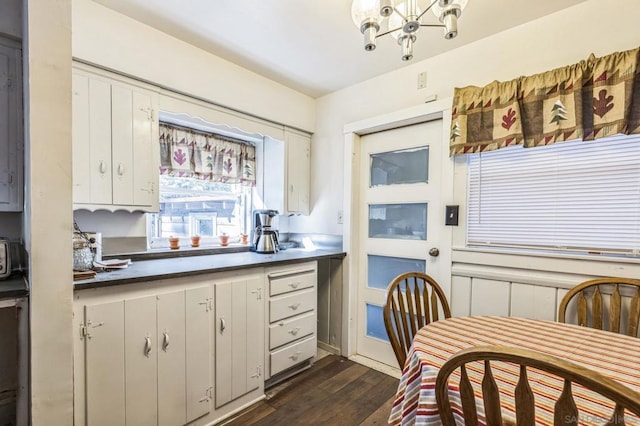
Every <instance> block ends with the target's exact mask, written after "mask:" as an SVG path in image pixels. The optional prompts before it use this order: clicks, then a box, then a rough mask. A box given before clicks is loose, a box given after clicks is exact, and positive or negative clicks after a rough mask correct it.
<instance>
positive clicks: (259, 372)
mask: <svg viewBox="0 0 640 426" xmlns="http://www.w3.org/2000/svg"><path fill="white" fill-rule="evenodd" d="M261 376H262V366H261V365H258V366H257V367H256V372H255V374H252V375H251V378H252V379H258V378H260V377H261Z"/></svg>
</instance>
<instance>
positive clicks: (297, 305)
mask: <svg viewBox="0 0 640 426" xmlns="http://www.w3.org/2000/svg"><path fill="white" fill-rule="evenodd" d="M299 307H300V303H295V304H293V305H289V308H291V309H292V310H294V311H295V310H296V309H298V308H299Z"/></svg>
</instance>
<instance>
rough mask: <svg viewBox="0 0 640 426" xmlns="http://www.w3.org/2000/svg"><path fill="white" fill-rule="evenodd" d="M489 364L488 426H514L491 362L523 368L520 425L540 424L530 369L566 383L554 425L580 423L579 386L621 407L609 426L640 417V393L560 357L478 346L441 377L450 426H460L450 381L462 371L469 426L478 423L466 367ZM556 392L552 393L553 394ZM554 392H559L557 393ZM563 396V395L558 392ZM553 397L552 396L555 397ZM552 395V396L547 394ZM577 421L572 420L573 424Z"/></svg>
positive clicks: (439, 391) (442, 409)
mask: <svg viewBox="0 0 640 426" xmlns="http://www.w3.org/2000/svg"><path fill="white" fill-rule="evenodd" d="M473 361H484V376H483V379H482V395H483V402H484V411H485V417H486V424H487V425H503V424H514V423H513V421H512V420H507V421H503V418H502V409H501V406H500V394H499V389H498V386H497V385H496V382H495V379H494V377H493V373H492V371H491V361H505V362H510V363H514V364H517V365H519V366H520V377H519V380H518V383H517V385H516V388H515V410H516V422H515V424H516V425H535V424H537V423H539V422H536V417H535V405H534V397H535V396H534V393H533V392H532V390H531V387H530V385H529V379H528V378H527V367H530V368H533V369H537V370H542V371H545V372H548V373H551V374H552V375H554V376H557V377H558V378H560V379H564V387H563V389H562V393H561V394H560V396H559V398H558V399H557V401H556V403H555V410H554V424H556V425H558V424H575V425H577V424H578V421H577V419H579V418H580V417H579V412H578V409H577V407H576V404H575V401H574V399H573V395H572V393H571V384H572V383H578V384H580V385H582V386H584V387H585V388H587V389H590V390H592V391H594V392H596V393H598V394H600V395H602V396H603V397H605V398H607V399H609V400H610V401H612V402H613V403H615V409H614V410H613V413H612V416H611V420H610V421H609V422H608V423H606V425H624V410H625V409H627V410H629V411H630V412H632V413H634V414H635V415H637V416H640V393H638V392H634V391H633V390H631V389H629V388H628V387H626V386H624V385H622V384H620V383H618V382H615V381H613V380H611V379H609V378H608V377H605V376H603V375H601V374H599V373H597V372H595V371H592V370H589V369H588V368H584V367H582V366H579V365H577V364H574V363H571V362H568V361H564V360H562V359H560V358H556V357H553V356H549V355H545V354H541V353H539V352H534V351H530V350H526V349H519V348H510V347H505V346H476V347H473V348H469V349H465V350H463V351H461V352H458V353H457V354H455V355H454V356H452V357H451V358H449V360H448V361H447V362H446V363H445V364H444V365H443V366H442V368H441V369H440V371H439V372H438V376H437V378H436V401H437V404H438V412H439V414H440V419H441V420H442V424H443V425H444V426H454V425H455V424H456V423H455V420H454V416H453V410H452V408H451V405H450V402H449V390H448V389H449V388H448V385H449V376H450V375H451V373H453V372H454V371H455V370H456V369H457V368H460V369H461V371H460V377H461V379H460V387H459V389H460V403H461V404H462V412H463V417H464V424H465V425H467V426H472V425H477V424H478V415H477V406H476V398H475V395H474V392H473V388H472V385H471V382H470V381H469V377H468V375H467V370H466V368H465V365H466V364H468V363H470V362H473ZM550 390H551V389H550ZM551 391H553V390H551ZM556 391H557V390H556ZM550 395H551V394H550ZM547 396H548V395H547ZM572 419H573V420H574V421H570V420H572Z"/></svg>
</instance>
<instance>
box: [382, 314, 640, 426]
mask: <svg viewBox="0 0 640 426" xmlns="http://www.w3.org/2000/svg"><path fill="white" fill-rule="evenodd" d="M479 345H504V346H512V347H517V348H524V349H530V350H534V351H538V352H543V353H545V354H549V355H554V356H557V357H559V358H562V359H565V360H568V361H571V362H574V363H576V364H581V365H583V366H585V367H588V368H590V369H592V370H594V371H598V372H600V373H602V374H604V375H605V376H608V377H610V378H612V379H614V380H616V381H618V382H620V383H623V384H624V385H626V386H628V387H629V388H631V389H634V390H636V391H640V339H637V338H633V337H628V336H623V335H620V334H615V333H610V332H606V331H601V330H594V329H590V328H586V327H578V326H575V325H570V324H561V323H557V322H551V321H540V320H531V319H524V318H513V317H509V318H506V317H458V318H449V319H446V320H441V321H437V322H435V323H432V324H429V325H427V326H426V327H423V328H422V329H421V330H420V331H419V332H418V334H416V336H415V338H414V343H413V346H412V348H411V350H410V352H409V355H408V357H407V362H406V364H405V366H404V369H403V372H402V377H401V378H400V384H399V386H398V393H397V394H396V399H395V402H394V404H393V408H392V410H391V415H390V417H389V423H390V424H393V425H400V424H401V425H414V424H419V425H439V424H441V423H440V416H439V414H438V408H437V405H436V398H435V382H436V376H437V375H438V370H439V368H440V366H442V365H443V364H444V363H445V362H446V361H447V359H449V357H450V356H451V355H453V354H455V353H456V352H459V351H461V350H462V349H466V348H469V347H472V346H479ZM467 370H468V373H469V378H470V380H471V381H472V383H473V386H474V389H475V392H476V396H477V398H476V399H477V400H478V401H479V402H480V405H479V406H478V414H479V415H480V416H481V417H482V418H481V420H482V422H483V423H482V424H484V416H483V411H484V410H483V409H482V406H481V404H482V402H481V399H480V398H481V395H482V393H481V391H480V383H481V381H482V372H483V366H482V364H481V363H479V362H478V363H474V364H471V365H469V366H468V367H467ZM492 370H493V372H494V376H495V379H496V382H497V383H498V387H499V388H500V392H501V395H500V399H501V403H502V407H503V416H505V417H509V416H511V418H512V419H515V414H513V413H515V407H514V398H513V392H514V389H515V385H516V383H517V381H518V369H517V367H515V366H514V365H512V364H507V363H497V362H494V363H492ZM528 376H529V382H530V384H531V387H532V389H533V392H534V394H535V401H536V419H537V420H536V424H541V425H547V424H548V425H552V424H553V406H554V404H555V401H556V400H557V398H558V396H559V394H560V392H561V390H562V382H561V381H560V380H559V379H557V378H556V377H553V376H551V375H548V374H545V373H542V372H536V371H533V370H530V371H529V374H528ZM458 383H459V375H458V373H457V372H456V373H455V374H454V375H452V376H451V381H450V384H449V396H450V400H451V401H456V400H459V393H458ZM573 394H574V398H575V399H576V404H577V406H578V409H579V411H580V419H579V421H580V424H584V425H596V424H604V423H606V422H607V421H608V420H609V418H610V416H611V414H612V412H613V406H612V405H611V404H610V402H609V401H607V400H604V399H603V398H602V397H600V396H599V395H596V394H594V393H593V392H591V391H589V390H587V389H584V388H582V387H580V386H578V385H575V384H574V387H573ZM454 405H455V402H454ZM453 408H454V412H455V411H456V410H455V408H456V407H453ZM457 420H458V424H463V421H462V419H461V418H458V419H457ZM626 422H627V425H630V424H631V425H640V420H639V419H637V418H636V417H634V416H633V415H627V416H626Z"/></svg>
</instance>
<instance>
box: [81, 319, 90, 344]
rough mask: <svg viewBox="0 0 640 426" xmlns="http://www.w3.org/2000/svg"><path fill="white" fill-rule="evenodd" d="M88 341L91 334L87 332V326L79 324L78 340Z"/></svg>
mask: <svg viewBox="0 0 640 426" xmlns="http://www.w3.org/2000/svg"><path fill="white" fill-rule="evenodd" d="M85 337H86V338H87V339H90V338H91V334H89V331H88V330H87V326H86V325H84V323H81V324H80V340H83V339H84V338H85Z"/></svg>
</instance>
